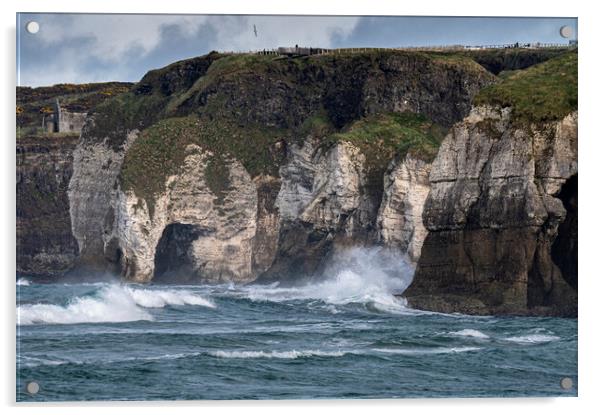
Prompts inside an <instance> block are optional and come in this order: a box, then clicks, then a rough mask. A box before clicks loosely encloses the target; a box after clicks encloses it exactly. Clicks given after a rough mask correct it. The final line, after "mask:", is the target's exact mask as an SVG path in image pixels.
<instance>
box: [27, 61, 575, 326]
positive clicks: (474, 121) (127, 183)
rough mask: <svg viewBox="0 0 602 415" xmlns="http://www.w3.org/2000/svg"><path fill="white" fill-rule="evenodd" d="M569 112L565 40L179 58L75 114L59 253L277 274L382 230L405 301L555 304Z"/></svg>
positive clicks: (211, 271) (570, 300)
mask: <svg viewBox="0 0 602 415" xmlns="http://www.w3.org/2000/svg"><path fill="white" fill-rule="evenodd" d="M573 57H574V59H573ZM573 60H574V62H573ZM524 68H527V69H524ZM573 72H574V74H573ZM495 74H499V75H500V76H499V77H497V76H496V75H495ZM567 74H568V75H567ZM545 80H548V82H545ZM554 85H564V86H567V88H569V89H570V88H572V87H574V91H573V90H565V89H562V90H558V89H555V87H554ZM563 88H564V87H563ZM559 97H560V98H561V99H558V98H559ZM576 124H577V113H576V54H574V53H573V54H570V53H569V54H567V53H566V52H563V51H536V50H533V51H526V50H521V51H511V52H510V51H503V52H495V53H493V52H491V51H482V52H480V51H467V52H461V53H424V52H419V51H416V52H404V51H378V52H376V51H371V52H365V53H349V54H340V55H339V54H334V55H317V56H306V57H297V58H290V57H282V56H274V55H271V56H263V55H245V54H242V55H224V54H219V53H215V52H213V53H210V54H209V55H206V56H201V57H198V58H194V59H189V60H185V61H181V62H176V63H174V64H172V65H169V66H167V67H165V68H162V69H158V70H154V71H151V72H149V73H148V74H147V75H145V76H144V78H143V79H142V80H141V81H140V82H139V83H137V84H136V85H135V86H133V88H132V89H131V90H129V91H128V92H126V93H123V94H120V95H117V96H115V97H113V98H111V99H108V100H106V101H103V102H101V103H99V104H98V105H96V106H95V107H94V108H93V109H92V110H91V113H90V115H89V116H88V118H87V120H86V124H85V125H84V128H83V130H82V134H81V137H80V139H79V142H78V144H77V147H76V148H75V150H74V151H73V174H72V175H71V178H70V180H69V185H68V192H67V198H68V203H67V206H68V210H69V221H68V222H69V224H70V227H71V232H70V235H69V236H70V237H71V238H72V240H74V241H75V245H76V247H77V249H76V254H75V255H72V256H71V257H70V261H69V264H70V265H68V266H65V267H64V268H63V269H68V270H69V271H70V273H71V275H73V276H74V277H77V276H81V275H87V276H99V275H106V274H110V275H119V276H121V277H122V278H124V279H126V280H130V281H137V282H151V281H155V282H157V281H158V282H167V283H169V282H186V283H198V282H203V283H217V282H229V281H231V282H239V283H246V282H252V281H258V282H274V281H278V282H280V283H281V284H293V283H296V282H298V281H299V280H301V279H303V278H306V277H310V276H315V275H319V274H320V273H321V272H322V271H324V269H325V266H326V264H327V263H328V262H329V259H330V257H331V256H332V255H333V254H334V253H336V251H337V250H338V249H339V248H344V247H348V246H358V245H359V246H362V245H363V246H373V245H385V246H388V247H390V248H391V249H395V250H397V251H401V252H403V253H407V255H408V258H409V260H410V261H411V262H413V263H415V264H417V272H416V275H415V280H414V283H413V284H412V286H411V287H410V288H409V289H408V291H407V296H408V299H409V300H410V303H411V304H414V305H415V306H417V307H420V308H427V309H433V310H441V311H462V312H469V313H490V312H495V313H522V314H533V313H539V314H561V315H571V314H573V313H574V310H575V304H576V280H577V277H576V274H577V272H576V246H577V245H576V223H577V207H576V206H577V196H576V172H577V164H576V161H577V154H576V139H577V129H576ZM61 189H63V190H62V191H63V192H64V187H63V188H61ZM59 193H60V192H59ZM63 212H64V210H63ZM566 252H570V254H569V255H566V254H565V253H566ZM23 261H25V262H27V261H28V260H25V259H24V260H23ZM57 275H58V273H57Z"/></svg>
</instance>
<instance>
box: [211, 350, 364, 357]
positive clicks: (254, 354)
mask: <svg viewBox="0 0 602 415" xmlns="http://www.w3.org/2000/svg"><path fill="white" fill-rule="evenodd" d="M350 353H353V352H350V351H341V350H338V351H322V350H298V351H297V350H288V351H270V352H264V351H224V350H218V351H215V352H209V353H208V354H209V355H210V356H213V357H219V358H223V359H262V358H263V359H298V358H302V357H313V356H318V357H342V356H345V355H347V354H350Z"/></svg>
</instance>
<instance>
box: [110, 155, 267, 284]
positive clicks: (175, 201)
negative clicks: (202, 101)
mask: <svg viewBox="0 0 602 415" xmlns="http://www.w3.org/2000/svg"><path fill="white" fill-rule="evenodd" d="M186 151H187V156H186V158H185V161H184V165H183V166H182V167H183V168H182V170H181V174H178V175H176V176H171V177H169V178H168V180H167V183H166V184H165V189H166V191H165V192H164V193H163V194H162V195H160V196H159V197H157V198H156V200H155V203H154V209H153V210H152V212H153V213H152V215H151V213H150V211H151V210H150V209H149V207H148V202H147V201H145V200H144V199H139V198H138V197H137V196H136V195H135V193H134V192H132V191H126V192H125V193H124V192H122V191H120V190H119V191H118V195H117V199H116V202H115V219H116V226H115V231H114V233H113V234H112V238H114V240H115V245H116V246H117V247H118V248H117V249H118V250H119V252H120V254H119V255H117V257H118V259H119V263H120V266H121V273H122V275H123V276H124V277H125V278H127V279H129V280H132V281H137V282H149V281H151V280H155V281H163V282H195V281H196V282H199V281H202V282H207V283H218V282H228V281H232V282H248V281H251V280H252V279H254V274H253V266H252V265H253V263H252V259H253V239H254V237H255V235H256V230H257V209H258V200H257V191H256V188H255V185H254V183H253V181H252V180H251V178H250V176H249V174H248V173H247V171H246V170H245V169H244V168H243V167H242V166H241V164H240V162H238V161H236V160H231V161H229V162H228V163H227V166H226V167H227V173H226V174H227V175H228V177H229V179H228V181H229V187H228V189H225V190H224V193H223V194H219V195H216V194H215V193H214V192H213V191H212V190H211V189H210V188H209V186H208V185H207V178H206V176H207V174H206V169H207V165H208V163H209V161H208V160H209V159H210V158H211V157H212V156H213V155H212V154H210V153H206V152H204V151H203V150H202V149H201V148H199V147H198V146H194V145H190V146H188V148H187V149H186ZM218 198H221V200H218Z"/></svg>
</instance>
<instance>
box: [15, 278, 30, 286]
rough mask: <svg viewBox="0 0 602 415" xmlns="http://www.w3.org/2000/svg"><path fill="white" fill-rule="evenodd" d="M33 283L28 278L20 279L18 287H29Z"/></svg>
mask: <svg viewBox="0 0 602 415" xmlns="http://www.w3.org/2000/svg"><path fill="white" fill-rule="evenodd" d="M30 284H31V282H30V281H29V280H28V279H27V278H19V279H18V280H17V285H22V286H28V285H30Z"/></svg>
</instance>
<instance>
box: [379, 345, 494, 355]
mask: <svg viewBox="0 0 602 415" xmlns="http://www.w3.org/2000/svg"><path fill="white" fill-rule="evenodd" d="M481 349H482V347H435V348H432V349H424V348H423V349H398V348H396V349H372V350H373V351H375V352H380V353H391V354H407V355H421V354H448V353H462V352H473V351H476V350H481Z"/></svg>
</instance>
